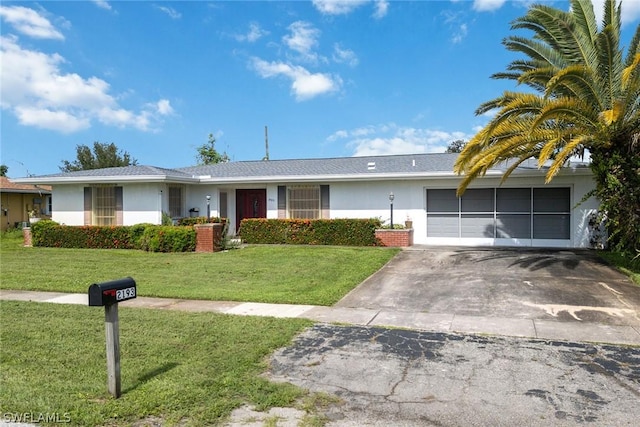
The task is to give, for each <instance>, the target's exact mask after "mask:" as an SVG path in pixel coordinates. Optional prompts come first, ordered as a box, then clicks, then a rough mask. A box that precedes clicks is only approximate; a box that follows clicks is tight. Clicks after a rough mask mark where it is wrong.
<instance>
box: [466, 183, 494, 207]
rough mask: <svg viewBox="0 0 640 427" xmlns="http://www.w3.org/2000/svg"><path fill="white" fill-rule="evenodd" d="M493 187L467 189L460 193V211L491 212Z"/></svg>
mask: <svg viewBox="0 0 640 427" xmlns="http://www.w3.org/2000/svg"><path fill="white" fill-rule="evenodd" d="M493 193H494V190H493V188H481V189H475V190H467V191H465V192H464V194H463V195H462V199H461V200H460V206H461V210H462V212H493V209H494V203H493Z"/></svg>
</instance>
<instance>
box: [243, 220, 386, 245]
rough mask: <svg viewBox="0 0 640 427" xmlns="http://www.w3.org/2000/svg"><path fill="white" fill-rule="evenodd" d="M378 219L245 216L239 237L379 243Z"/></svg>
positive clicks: (265, 241)
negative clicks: (376, 234) (377, 234)
mask: <svg viewBox="0 0 640 427" xmlns="http://www.w3.org/2000/svg"><path fill="white" fill-rule="evenodd" d="M379 227H380V220H379V219H377V218H370V219H314V220H308V219H307V220H305V219H264V218H247V219H243V220H242V222H241V223H240V233H239V234H240V236H241V237H242V239H243V240H244V241H245V242H247V243H263V244H296V245H337V246H379V241H378V239H377V238H376V236H375V230H376V228H379Z"/></svg>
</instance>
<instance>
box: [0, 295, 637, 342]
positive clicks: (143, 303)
mask: <svg viewBox="0 0 640 427" xmlns="http://www.w3.org/2000/svg"><path fill="white" fill-rule="evenodd" d="M0 300H13V301H33V302H48V303H59V304H78V305H88V297H87V295H86V294H66V293H59V292H36V291H12V290H0ZM121 305H122V307H139V308H151V309H160V310H182V311H192V312H216V313H224V314H234V315H240V316H268V317H281V318H304V319H310V320H313V321H317V322H323V323H344V324H354V325H364V326H386V327H395V328H406V329H416V330H424V331H433V332H448V333H456V332H457V333H466V334H486V335H503V336H512V337H527V338H539V339H550V340H565V341H585V342H597V343H610V344H624V345H634V346H640V327H634V326H628V325H627V326H625V325H605V324H601V323H590V322H574V321H560V320H554V319H518V318H507V317H480V316H466V315H459V314H441V313H424V312H410V311H397V310H384V309H383V310H376V309H367V308H347V307H322V306H312V305H293V304H264V303H253V302H229V301H202V300H181V299H171V298H150V297H138V298H136V299H133V300H129V301H125V302H123V303H121Z"/></svg>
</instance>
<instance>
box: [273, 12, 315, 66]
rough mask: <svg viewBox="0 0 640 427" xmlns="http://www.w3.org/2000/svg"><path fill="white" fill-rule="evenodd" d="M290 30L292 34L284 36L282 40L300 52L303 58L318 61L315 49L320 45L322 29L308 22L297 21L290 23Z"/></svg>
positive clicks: (290, 47)
mask: <svg viewBox="0 0 640 427" xmlns="http://www.w3.org/2000/svg"><path fill="white" fill-rule="evenodd" d="M289 31H290V32H291V34H288V35H286V36H284V37H282V41H283V42H284V43H285V44H286V45H287V46H288V47H289V49H291V50H293V51H295V52H298V53H299V54H300V55H301V59H303V60H305V61H312V62H316V61H317V59H318V56H317V54H315V53H314V52H313V49H314V48H315V47H316V46H317V45H318V38H319V37H320V30H318V29H317V28H314V27H313V25H311V24H310V23H308V22H304V21H296V22H294V23H293V24H291V25H289Z"/></svg>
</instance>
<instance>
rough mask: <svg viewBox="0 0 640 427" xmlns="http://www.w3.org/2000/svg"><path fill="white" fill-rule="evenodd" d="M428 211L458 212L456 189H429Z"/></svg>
mask: <svg viewBox="0 0 640 427" xmlns="http://www.w3.org/2000/svg"><path fill="white" fill-rule="evenodd" d="M427 212H458V196H456V190H427Z"/></svg>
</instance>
